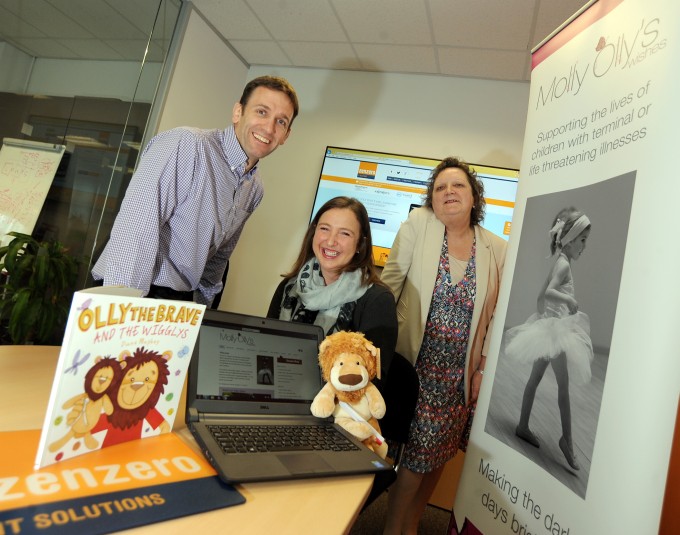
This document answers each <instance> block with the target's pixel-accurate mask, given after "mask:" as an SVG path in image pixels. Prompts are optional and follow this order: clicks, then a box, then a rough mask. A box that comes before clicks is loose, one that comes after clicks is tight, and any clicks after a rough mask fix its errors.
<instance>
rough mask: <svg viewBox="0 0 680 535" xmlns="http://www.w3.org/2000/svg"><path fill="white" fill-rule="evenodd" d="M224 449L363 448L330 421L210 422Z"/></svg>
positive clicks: (262, 450) (343, 449)
mask: <svg viewBox="0 0 680 535" xmlns="http://www.w3.org/2000/svg"><path fill="white" fill-rule="evenodd" d="M207 427H208V429H209V430H210V432H211V433H212V435H213V437H214V438H215V440H216V441H217V443H218V444H219V445H220V447H221V448H222V451H223V452H224V453H253V452H277V451H310V450H312V451H313V450H316V451H319V450H326V451H351V450H358V449H359V448H358V447H357V446H356V445H355V444H353V443H352V442H351V441H349V440H348V439H347V438H345V437H344V436H343V435H342V434H341V433H340V432H339V431H338V430H337V429H335V428H334V427H332V426H329V425H323V426H319V425H209V426H207Z"/></svg>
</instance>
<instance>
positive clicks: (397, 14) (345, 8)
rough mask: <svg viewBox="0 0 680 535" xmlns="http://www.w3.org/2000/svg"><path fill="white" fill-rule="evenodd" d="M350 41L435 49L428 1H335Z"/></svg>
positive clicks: (333, 1)
mask: <svg viewBox="0 0 680 535" xmlns="http://www.w3.org/2000/svg"><path fill="white" fill-rule="evenodd" d="M331 1H332V4H333V7H334V8H335V10H336V11H337V13H338V17H339V19H340V21H341V22H342V25H343V27H344V28H345V31H346V32H347V35H348V36H349V38H350V40H351V41H353V42H358V43H385V44H401V45H431V44H433V41H432V31H431V28H430V24H429V22H428V16H427V10H426V7H425V3H424V0H372V1H370V2H367V1H366V0H331Z"/></svg>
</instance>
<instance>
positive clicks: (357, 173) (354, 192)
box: [311, 146, 519, 266]
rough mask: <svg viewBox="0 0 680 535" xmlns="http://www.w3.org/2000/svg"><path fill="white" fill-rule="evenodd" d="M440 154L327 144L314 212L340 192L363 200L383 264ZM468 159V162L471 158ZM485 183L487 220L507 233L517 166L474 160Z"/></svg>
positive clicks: (377, 256)
mask: <svg viewBox="0 0 680 535" xmlns="http://www.w3.org/2000/svg"><path fill="white" fill-rule="evenodd" d="M440 161H441V159H440V160H437V159H435V158H422V157H417V156H406V155H403V154H390V153H386V152H374V151H368V150H357V149H348V148H342V147H331V146H329V147H326V153H325V154H324V158H323V165H322V166H321V174H320V177H319V184H318V187H317V191H316V198H315V199H314V207H313V209H312V215H311V218H312V219H313V218H314V215H315V214H316V211H317V210H318V209H319V208H320V207H321V206H322V205H323V204H324V203H325V202H326V201H328V200H329V199H332V198H333V197H337V196H339V195H345V196H347V197H354V198H356V199H358V200H360V201H361V202H362V203H363V204H364V206H366V210H367V211H368V216H369V218H370V221H371V236H372V238H373V257H374V259H375V263H376V265H378V266H384V265H385V262H386V261H387V257H388V256H389V253H390V249H391V248H392V242H393V241H394V238H395V236H396V235H397V231H398V230H399V226H400V225H401V223H402V222H403V221H405V220H406V218H407V217H408V214H409V212H410V211H411V210H412V209H413V208H415V207H418V206H421V205H422V204H423V199H424V196H425V192H426V190H427V180H428V178H429V177H430V175H431V173H432V169H434V168H435V167H436V166H437V164H439V162H440ZM468 163H469V162H468ZM469 165H470V166H471V167H472V168H474V170H475V171H476V172H477V176H478V178H480V179H481V180H482V182H483V183H484V196H485V198H486V217H485V218H484V221H483V222H482V226H483V227H485V228H486V229H488V230H490V231H492V232H494V233H496V234H498V235H499V236H501V237H502V238H505V239H507V238H508V236H509V234H510V225H511V222H512V211H513V208H514V207H515V195H516V193H517V180H518V177H519V171H518V170H517V169H506V168H501V167H491V166H486V165H479V164H473V163H469Z"/></svg>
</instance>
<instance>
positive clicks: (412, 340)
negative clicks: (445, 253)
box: [381, 207, 506, 400]
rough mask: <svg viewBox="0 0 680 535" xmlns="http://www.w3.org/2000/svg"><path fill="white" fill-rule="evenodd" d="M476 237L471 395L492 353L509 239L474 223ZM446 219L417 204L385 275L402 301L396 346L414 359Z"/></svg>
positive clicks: (469, 365)
mask: <svg viewBox="0 0 680 535" xmlns="http://www.w3.org/2000/svg"><path fill="white" fill-rule="evenodd" d="M475 238H476V242H477V257H476V269H477V271H476V281H477V293H476V297H475V305H474V310H473V313H472V325H471V330H470V333H471V334H470V338H471V339H470V341H469V342H468V347H467V355H466V362H465V377H466V381H465V399H466V400H468V399H469V391H470V384H471V379H472V374H473V373H474V371H475V370H476V369H477V368H478V367H479V364H480V361H481V358H482V355H485V356H486V354H487V350H488V344H489V337H488V336H487V333H489V332H490V331H491V325H492V320H493V315H494V311H495V309H496V301H497V299H498V290H499V286H500V282H501V275H502V273H503V266H504V265H505V249H506V242H505V240H503V239H502V238H499V237H498V236H496V235H495V234H493V233H492V232H489V231H488V230H486V229H483V228H482V227H480V226H475ZM443 239H444V224H443V223H442V222H441V221H439V220H438V219H437V218H436V217H435V215H434V212H433V211H432V210H431V209H430V208H424V207H423V208H416V209H415V210H413V211H412V212H411V214H410V215H409V217H408V219H407V220H406V221H405V222H404V223H402V225H401V228H400V229H399V232H398V233H397V237H396V239H395V241H394V244H393V246H392V250H391V251H390V256H389V258H388V261H387V265H386V266H385V268H384V269H383V272H382V277H381V279H382V281H383V282H384V283H385V284H386V285H387V286H388V287H389V288H390V290H392V293H393V294H394V296H395V299H396V301H397V320H398V322H399V336H398V338H397V347H396V351H397V352H399V353H401V354H402V355H404V356H405V357H406V358H407V359H408V360H409V361H411V363H412V364H415V361H416V358H417V357H418V353H419V351H420V346H421V344H422V341H423V333H424V332H425V322H426V321H427V315H428V312H429V310H430V302H431V301H432V292H433V291H434V284H435V281H436V278H437V269H438V267H439V256H440V254H441V247H442V240H443Z"/></svg>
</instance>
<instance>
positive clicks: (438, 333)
mask: <svg viewBox="0 0 680 535" xmlns="http://www.w3.org/2000/svg"><path fill="white" fill-rule="evenodd" d="M475 256H476V242H475V243H473V244H472V251H471V255H470V259H469V261H468V265H467V268H466V269H465V274H464V276H463V278H462V280H460V281H459V282H458V283H457V284H452V282H451V275H450V272H449V255H448V241H447V238H446V233H444V241H443V243H442V250H441V255H440V258H439V270H438V274H437V279H436V282H435V286H434V292H433V294H432V303H431V305H430V312H429V315H428V318H427V323H426V324H425V333H424V336H423V344H422V346H421V348H420V353H419V354H418V358H417V360H416V365H415V367H416V371H417V372H418V377H419V378H420V391H419V394H418V402H417V404H416V412H415V416H414V418H413V422H412V423H411V430H410V432H409V438H408V442H407V444H406V448H405V450H404V455H403V458H402V461H401V462H402V465H403V466H404V467H406V468H408V469H409V470H411V471H412V472H418V473H427V472H431V471H433V470H435V469H436V468H438V467H439V466H441V465H443V464H444V463H445V462H446V461H448V460H449V459H451V458H452V457H453V456H454V455H455V454H456V453H457V451H458V450H459V449H461V450H463V451H465V448H466V447H467V442H468V438H469V436H470V425H471V423H472V416H473V414H472V413H473V411H472V409H471V408H470V407H468V406H467V405H466V403H465V376H464V375H465V355H466V351H467V344H468V338H469V335H470V324H471V323H472V310H473V308H474V303H475V294H476V280H475Z"/></svg>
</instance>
